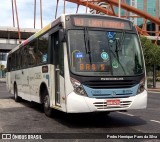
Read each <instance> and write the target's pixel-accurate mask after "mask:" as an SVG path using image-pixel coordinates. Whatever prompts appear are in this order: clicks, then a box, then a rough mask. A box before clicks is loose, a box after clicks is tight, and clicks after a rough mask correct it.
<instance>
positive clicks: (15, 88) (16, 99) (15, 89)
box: [14, 84, 21, 102]
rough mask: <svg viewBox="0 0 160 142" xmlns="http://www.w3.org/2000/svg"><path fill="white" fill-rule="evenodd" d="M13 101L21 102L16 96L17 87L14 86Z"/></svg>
mask: <svg viewBox="0 0 160 142" xmlns="http://www.w3.org/2000/svg"><path fill="white" fill-rule="evenodd" d="M14 100H15V102H19V101H20V100H21V98H20V97H19V96H18V89H17V85H16V84H15V85H14Z"/></svg>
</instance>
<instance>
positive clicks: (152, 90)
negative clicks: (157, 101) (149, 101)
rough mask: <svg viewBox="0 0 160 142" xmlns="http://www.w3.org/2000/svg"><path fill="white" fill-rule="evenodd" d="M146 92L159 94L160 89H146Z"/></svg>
mask: <svg viewBox="0 0 160 142" xmlns="http://www.w3.org/2000/svg"><path fill="white" fill-rule="evenodd" d="M147 91H150V92H159V93H160V89H148V90H147Z"/></svg>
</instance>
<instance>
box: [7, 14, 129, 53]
mask: <svg viewBox="0 0 160 142" xmlns="http://www.w3.org/2000/svg"><path fill="white" fill-rule="evenodd" d="M67 15H68V16H72V15H73V16H74V15H75V16H76V15H79V16H92V17H110V18H114V19H122V20H124V21H127V22H131V21H129V20H128V19H124V18H119V17H115V16H109V15H98V14H62V15H61V16H60V17H58V18H57V19H55V20H54V21H52V22H51V23H49V24H48V25H47V26H45V27H44V28H42V29H41V30H39V31H38V32H36V33H35V34H33V35H32V36H30V37H29V38H28V39H26V40H25V41H23V42H22V43H21V44H20V45H18V46H16V47H15V48H13V49H12V50H11V51H10V52H9V54H11V53H13V52H14V51H16V50H18V49H19V48H20V47H23V46H24V45H26V44H28V43H29V42H30V41H32V40H34V39H35V38H37V37H38V36H40V35H42V34H44V33H45V32H46V31H48V30H49V29H51V28H52V27H54V26H55V25H57V24H58V23H60V22H61V21H63V20H64V19H65V18H64V17H65V16H67Z"/></svg>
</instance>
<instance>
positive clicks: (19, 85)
mask: <svg viewBox="0 0 160 142" xmlns="http://www.w3.org/2000/svg"><path fill="white" fill-rule="evenodd" d="M22 73H23V70H17V71H16V72H15V82H16V84H17V90H18V96H20V97H22V98H24V93H23V90H22V89H23V86H22V79H23V74H22Z"/></svg>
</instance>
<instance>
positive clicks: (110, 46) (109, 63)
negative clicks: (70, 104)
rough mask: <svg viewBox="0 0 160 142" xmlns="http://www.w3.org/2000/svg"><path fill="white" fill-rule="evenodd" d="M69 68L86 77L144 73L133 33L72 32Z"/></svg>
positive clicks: (69, 39)
mask: <svg viewBox="0 0 160 142" xmlns="http://www.w3.org/2000/svg"><path fill="white" fill-rule="evenodd" d="M68 42H69V54H70V55H69V57H70V68H71V71H72V72H73V73H74V74H77V75H83V76H135V75H139V74H142V73H143V71H144V68H143V67H144V66H143V60H142V53H141V48H140V45H139V42H138V37H137V35H136V34H134V33H127V32H124V31H122V32H120V31H93V30H88V29H87V28H84V30H83V29H82V30H69V31H68Z"/></svg>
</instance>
